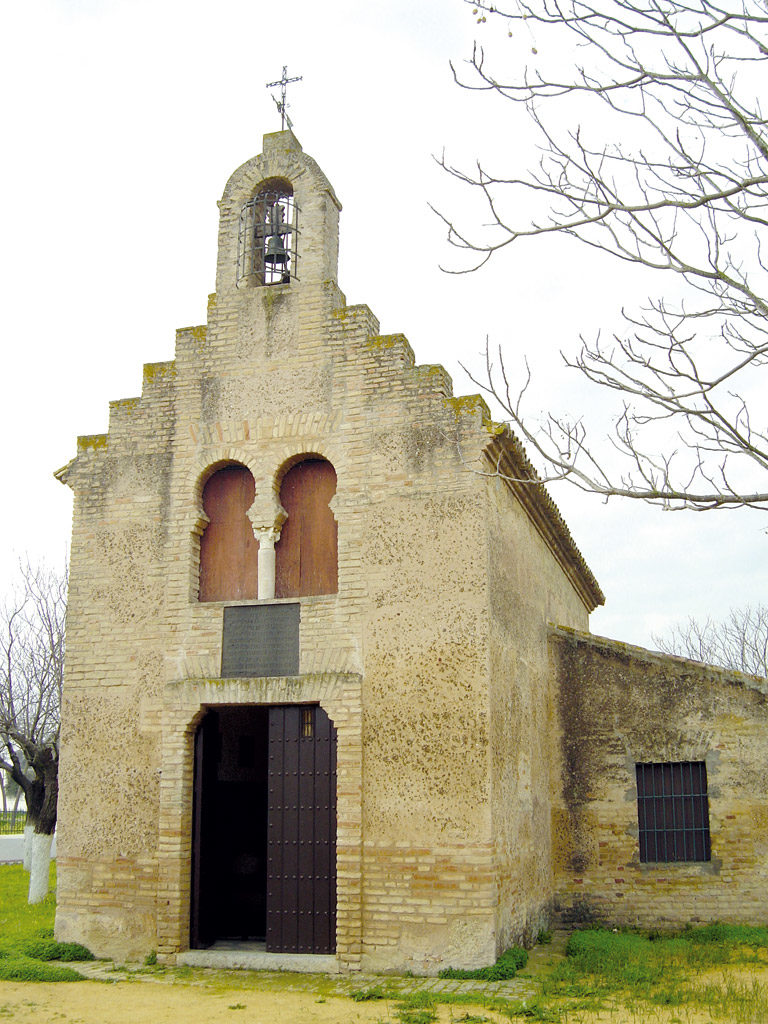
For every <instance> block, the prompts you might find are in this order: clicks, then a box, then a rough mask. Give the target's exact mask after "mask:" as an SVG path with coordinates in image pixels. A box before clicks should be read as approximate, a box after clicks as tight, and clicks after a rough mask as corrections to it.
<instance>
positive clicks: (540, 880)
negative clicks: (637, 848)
mask: <svg viewBox="0 0 768 1024" xmlns="http://www.w3.org/2000/svg"><path fill="white" fill-rule="evenodd" d="M487 508H488V514H487V517H486V530H487V559H488V579H489V610H490V614H489V625H490V648H489V650H490V690H489V705H490V709H491V711H490V722H491V750H492V755H491V806H492V808H493V843H494V857H495V870H496V875H497V886H498V894H497V900H498V909H497V928H496V941H497V953H498V952H502V951H503V950H504V949H506V948H508V947H509V946H510V945H512V944H513V943H515V942H521V941H525V942H530V941H531V940H533V939H535V937H536V934H537V933H538V931H539V930H540V929H541V928H543V927H546V926H547V924H548V922H549V919H550V915H551V902H552V864H551V851H550V816H551V809H550V775H551V762H552V758H551V748H550V744H551V740H552V733H553V717H554V716H553V704H552V700H553V693H552V689H551V685H550V668H549V663H548V656H547V622H551V621H554V622H561V623H566V624H568V625H572V626H576V627H578V628H581V629H586V628H587V624H588V612H587V609H586V607H585V606H584V604H583V602H582V601H581V599H580V598H579V596H578V595H577V594H576V592H575V590H574V589H573V586H572V585H571V583H570V581H569V580H568V578H567V576H566V574H565V572H564V571H563V568H562V567H561V566H560V565H559V564H558V563H557V562H556V561H555V559H554V558H553V557H552V553H551V550H550V548H549V547H548V546H547V544H546V543H545V541H544V540H543V538H542V537H541V535H540V534H539V533H538V531H537V530H536V528H535V527H534V525H533V523H532V522H531V520H530V518H529V517H528V516H527V515H526V513H525V512H524V510H523V508H522V507H521V506H520V504H519V503H518V502H517V501H516V500H515V498H514V497H513V496H512V495H511V493H510V488H509V486H508V485H507V484H506V483H505V482H504V481H503V480H501V479H500V478H498V477H491V478H490V479H488V481H487Z"/></svg>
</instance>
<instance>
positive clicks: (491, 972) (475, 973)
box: [439, 946, 528, 981]
mask: <svg viewBox="0 0 768 1024" xmlns="http://www.w3.org/2000/svg"><path fill="white" fill-rule="evenodd" d="M527 963H528V954H527V953H526V951H525V950H524V949H522V948H521V947H520V946H512V947H511V948H510V949H507V950H505V952H503V953H502V954H501V956H500V957H499V959H498V960H497V961H496V963H495V964H491V965H490V966H489V967H477V968H475V969H474V970H464V969H463V968H460V967H445V968H443V970H442V971H440V972H439V976H440V977H441V978H457V979H470V978H471V979H478V980H480V981H506V980H507V979H508V978H514V976H515V975H516V974H517V972H518V971H519V970H522V968H523V967H525V965H526V964H527Z"/></svg>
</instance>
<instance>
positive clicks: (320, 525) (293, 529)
mask: <svg viewBox="0 0 768 1024" xmlns="http://www.w3.org/2000/svg"><path fill="white" fill-rule="evenodd" d="M335 493H336V471H335V470H334V468H333V466H332V465H331V464H330V462H326V461H325V459H305V461H304V462H299V463H298V464H297V465H295V466H294V467H293V468H292V469H289V470H288V472H287V473H286V474H285V476H284V477H283V483H282V486H281V488H280V504H281V505H282V506H283V508H284V509H285V511H286V512H287V513H288V518H287V520H286V521H285V522H284V523H283V528H282V531H281V533H280V540H279V541H278V542H277V544H276V545H275V596H276V597H308V596H310V595H311V594H335V593H337V591H338V589H339V582H338V560H339V556H338V528H337V525H336V520H335V519H334V516H333V512H331V510H330V508H329V507H328V502H329V501H330V500H331V498H332V497H333V496H334V494H335Z"/></svg>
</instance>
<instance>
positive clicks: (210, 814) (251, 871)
mask: <svg viewBox="0 0 768 1024" xmlns="http://www.w3.org/2000/svg"><path fill="white" fill-rule="evenodd" d="M194 756H195V765H194V773H195V774H194V802H193V817H192V880H191V881H192V887H191V921H190V945H191V947H192V948H193V949H195V948H197V949H199V948H206V947H208V946H211V945H213V944H214V943H215V942H218V941H223V940H227V941H235V942H251V943H253V942H256V943H262V942H263V943H264V944H265V948H266V950H267V952H274V953H333V952H335V946H336V730H335V729H334V728H333V724H332V722H331V721H330V719H329V718H328V716H327V714H326V713H325V711H323V709H322V708H320V707H318V706H316V705H280V706H273V707H263V706H253V705H226V706H221V707H217V708H211V709H209V710H208V711H207V712H206V713H205V715H204V717H203V719H202V721H201V723H200V725H199V727H198V729H197V732H196V734H195V755H194Z"/></svg>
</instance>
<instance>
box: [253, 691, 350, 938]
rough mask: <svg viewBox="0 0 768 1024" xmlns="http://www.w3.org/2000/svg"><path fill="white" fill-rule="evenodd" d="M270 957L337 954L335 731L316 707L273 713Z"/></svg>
mask: <svg viewBox="0 0 768 1024" xmlns="http://www.w3.org/2000/svg"><path fill="white" fill-rule="evenodd" d="M267 781H268V796H267V800H268V807H269V809H268V827H267V951H268V952H273V953H333V952H335V949H336V730H335V729H334V728H333V724H332V723H331V721H330V719H329V718H328V715H327V714H326V713H325V712H324V711H323V709H322V708H319V707H301V706H290V707H272V708H270V709H269V761H268V769H267Z"/></svg>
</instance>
